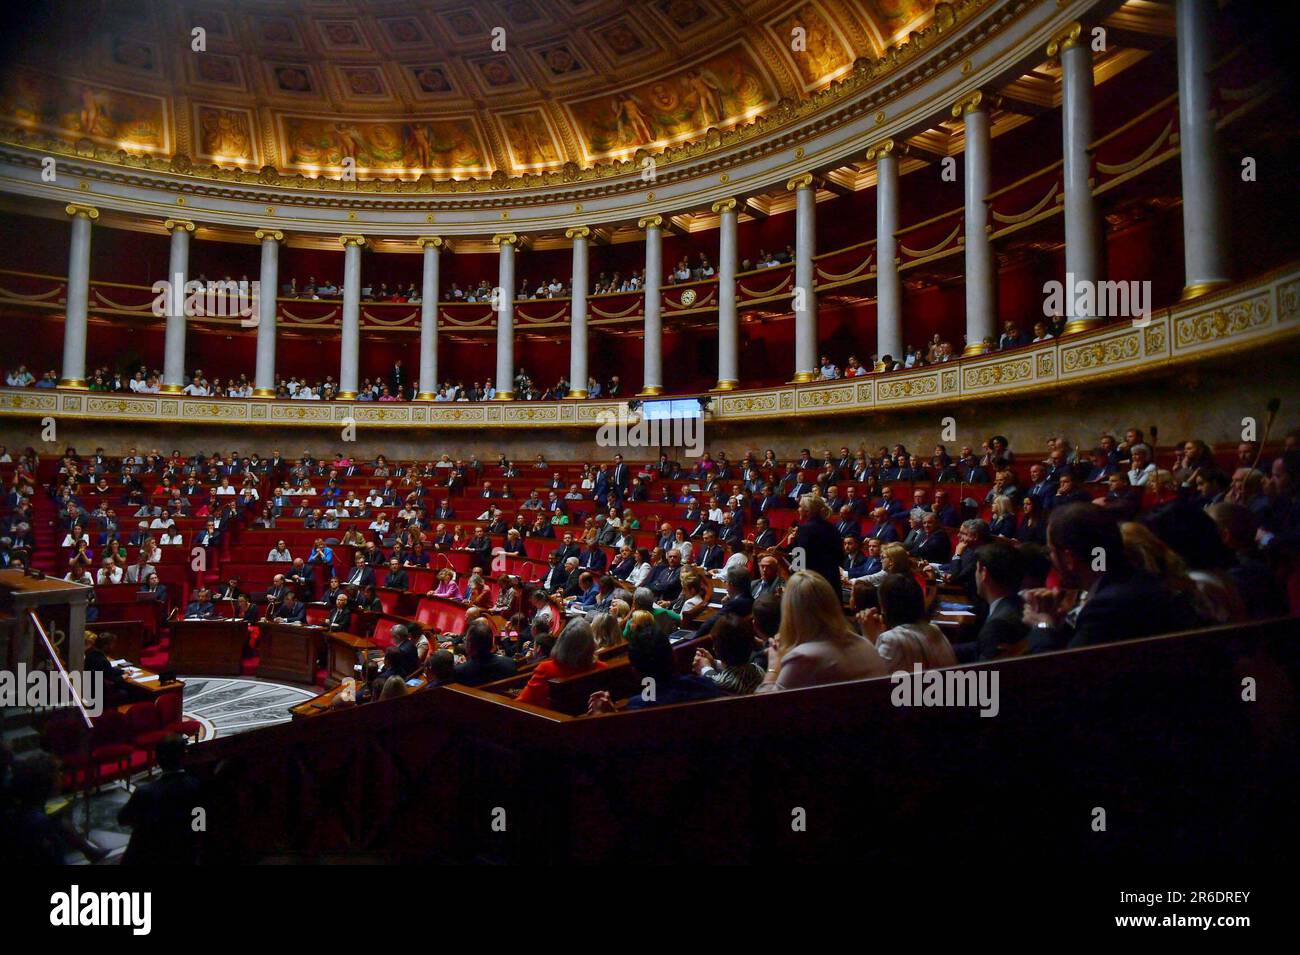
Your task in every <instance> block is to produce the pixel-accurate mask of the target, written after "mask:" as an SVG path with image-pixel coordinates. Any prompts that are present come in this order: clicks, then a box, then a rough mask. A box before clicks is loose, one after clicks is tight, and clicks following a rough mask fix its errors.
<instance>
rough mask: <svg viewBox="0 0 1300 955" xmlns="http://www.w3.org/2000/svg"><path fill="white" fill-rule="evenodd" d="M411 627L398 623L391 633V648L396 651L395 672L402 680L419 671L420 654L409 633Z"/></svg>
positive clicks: (413, 638)
mask: <svg viewBox="0 0 1300 955" xmlns="http://www.w3.org/2000/svg"><path fill="white" fill-rule="evenodd" d="M412 626H414V625H413V624H405V623H399V624H398V625H397V626H395V627H393V631H392V637H393V646H394V647H395V648H396V650H397V665H396V670H397V673H398V675H399V676H400V677H402V679H407V678H409V677H410V675H411V674H412V673H414V672H415V671H416V670H418V669H420V652H419V649H418V647H417V645H416V642H415V637H414V636H413V635H412V633H411V627H412Z"/></svg>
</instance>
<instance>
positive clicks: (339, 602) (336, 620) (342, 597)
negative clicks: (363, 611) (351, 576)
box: [325, 590, 352, 632]
mask: <svg viewBox="0 0 1300 955" xmlns="http://www.w3.org/2000/svg"><path fill="white" fill-rule="evenodd" d="M351 626H352V608H351V607H350V606H349V602H348V593H347V591H346V590H340V591H339V592H338V593H336V594H335V595H334V601H333V603H332V604H331V606H330V610H329V616H327V617H326V618H325V627H326V629H328V630H339V631H343V632H346V631H347V629H348V628H349V627H351Z"/></svg>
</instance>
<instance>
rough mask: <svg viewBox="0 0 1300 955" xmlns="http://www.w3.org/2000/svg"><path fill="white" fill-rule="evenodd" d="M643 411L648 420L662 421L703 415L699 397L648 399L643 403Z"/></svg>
mask: <svg viewBox="0 0 1300 955" xmlns="http://www.w3.org/2000/svg"><path fill="white" fill-rule="evenodd" d="M641 412H642V415H643V416H644V418H645V420H647V421H661V420H664V419H666V418H699V417H701V416H702V415H703V411H702V409H701V408H700V402H699V399H698V398H665V399H664V400H662V401H646V402H643V403H642V405H641Z"/></svg>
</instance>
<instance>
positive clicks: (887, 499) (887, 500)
mask: <svg viewBox="0 0 1300 955" xmlns="http://www.w3.org/2000/svg"><path fill="white" fill-rule="evenodd" d="M876 507H878V508H880V507H883V508H884V509H885V516H886V517H897V516H898V515H899V514H902V513H904V512H905V511H906V510H907V505H906V504H904V503H903V502H902V501H900V500H899V499H898V498H897V497H895V496H894V489H893V488H892V487H883V488H881V489H880V499H879V500H878V501H876Z"/></svg>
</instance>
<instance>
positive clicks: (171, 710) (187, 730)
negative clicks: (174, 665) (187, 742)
mask: <svg viewBox="0 0 1300 955" xmlns="http://www.w3.org/2000/svg"><path fill="white" fill-rule="evenodd" d="M154 705H155V706H157V707H158V720H159V723H160V724H161V725H160V729H162V730H163V731H164V732H166V733H182V734H184V735H185V736H193V737H195V738H197V737H198V735H199V729H200V724H199V722H198V720H187V719H183V718H182V715H181V695H180V694H179V693H164V694H163V695H162V696H160V697H158V699H157V701H156V702H155V704H154Z"/></svg>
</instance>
